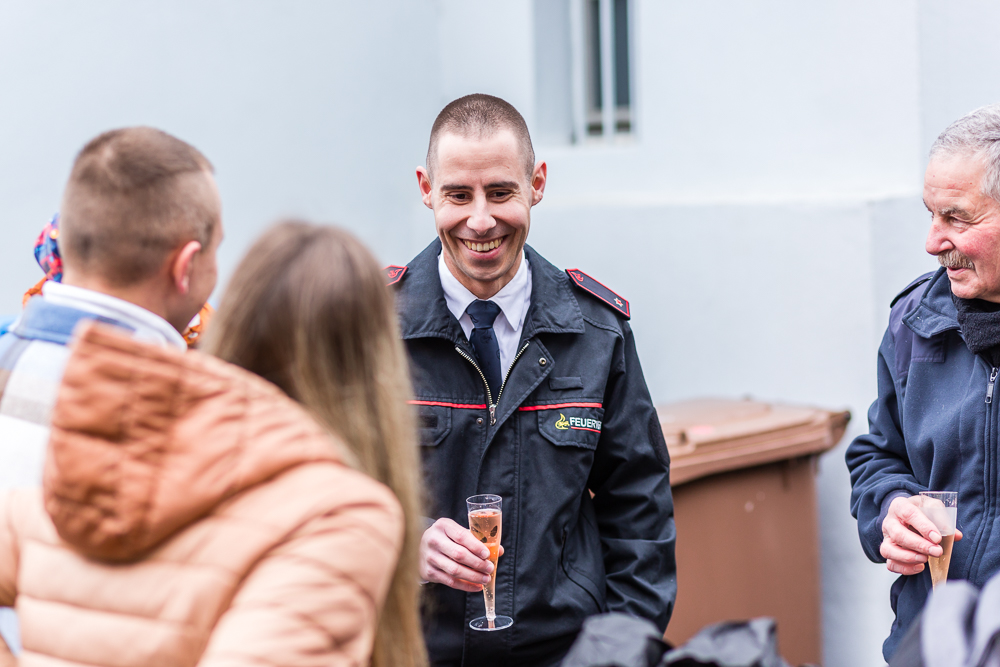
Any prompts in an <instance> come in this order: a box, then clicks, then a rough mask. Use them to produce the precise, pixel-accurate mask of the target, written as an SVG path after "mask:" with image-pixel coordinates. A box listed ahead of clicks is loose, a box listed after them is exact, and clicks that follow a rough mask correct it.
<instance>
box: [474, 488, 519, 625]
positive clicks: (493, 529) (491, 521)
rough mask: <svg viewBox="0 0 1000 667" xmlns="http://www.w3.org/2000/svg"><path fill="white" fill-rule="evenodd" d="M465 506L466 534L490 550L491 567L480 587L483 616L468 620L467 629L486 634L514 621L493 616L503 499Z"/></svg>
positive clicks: (479, 498) (487, 497)
mask: <svg viewBox="0 0 1000 667" xmlns="http://www.w3.org/2000/svg"><path fill="white" fill-rule="evenodd" d="M465 504H466V506H467V507H468V509H469V530H471V531H472V534H473V535H474V536H475V537H476V539H477V540H479V541H480V542H482V543H483V544H484V545H486V548H487V549H489V550H490V562H491V563H493V571H492V572H490V583H488V584H484V585H483V597H484V598H485V600H486V615H485V616H480V617H479V618H474V619H472V621H470V622H469V627H470V628H472V629H473V630H484V631H487V632H489V631H491V630H503V629H504V628H509V627H510V626H512V625H513V624H514V619H512V618H511V617H510V616H497V613H496V583H497V559H498V558H499V557H500V533H501V532H502V523H503V522H502V518H503V511H502V510H503V507H502V505H503V499H502V498H501V497H500V496H495V495H492V494H484V495H478V496H470V497H469V498H466V500H465Z"/></svg>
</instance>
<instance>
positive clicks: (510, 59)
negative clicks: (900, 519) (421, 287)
mask: <svg viewBox="0 0 1000 667" xmlns="http://www.w3.org/2000/svg"><path fill="white" fill-rule="evenodd" d="M991 26H992V27H991ZM996 26H1000V5H997V4H996V3H994V2H990V1H989V0H951V1H950V2H948V3H939V2H938V3H935V2H930V1H929V0H883V1H882V2H878V3H872V2H864V1H862V0H837V1H836V2H834V1H833V0H821V1H818V2H809V3H803V2H799V1H797V0H760V1H758V2H755V3H743V2H737V1H736V0H699V1H698V2H695V1H693V0H507V1H506V2H503V3H486V2H472V1H470V0H368V1H366V2H364V3H360V2H347V1H336V2H334V1H321V0H315V1H311V2H309V1H306V0H300V1H298V2H277V1H276V0H275V1H261V0H256V1H254V2H246V1H244V2H238V1H236V0H230V1H222V0H198V1H194V0H174V1H173V2H170V3H159V2H152V1H151V0H129V1H125V0H120V1H111V0H95V1H94V2H88V3H80V2H73V1H72V0H30V1H29V0H3V1H0V238H2V242H0V314H14V313H16V312H17V310H18V309H19V307H20V298H21V294H22V293H23V291H24V290H25V289H26V288H27V287H28V286H30V285H32V284H33V283H34V282H36V281H37V280H38V279H39V278H40V277H41V272H40V270H39V269H38V268H37V266H36V265H35V263H34V259H33V257H32V254H31V249H32V244H33V241H34V239H35V237H36V235H37V234H38V232H39V230H40V229H41V227H42V225H43V224H44V222H45V221H46V220H47V219H48V217H49V216H50V215H51V214H52V213H53V212H55V211H56V210H57V209H58V206H59V197H60V193H61V189H62V186H63V182H64V181H65V178H66V176H67V174H68V171H69V167H70V164H71V162H72V159H73V156H74V154H75V153H76V151H77V150H79V148H80V147H81V146H82V145H83V144H84V143H85V142H86V141H87V140H88V139H89V138H91V137H92V136H94V135H96V134H97V133H99V132H101V131H103V130H106V129H110V128H114V127H119V126H124V125H135V124H149V125H155V126H157V127H160V128H163V129H165V130H167V131H169V132H171V133H173V134H176V135H177V136H179V137H181V138H183V139H185V140H187V141H189V142H191V143H193V144H194V145H196V146H198V147H199V148H200V149H202V151H204V153H205V154H206V155H207V156H208V157H209V159H210V160H212V162H213V163H214V165H215V168H216V172H217V178H218V182H219V186H220V189H221V192H222V199H223V206H224V220H225V226H226V241H225V243H224V244H223V246H222V249H221V255H220V261H221V266H222V270H223V274H222V283H220V289H219V290H217V291H216V298H217V296H218V294H219V293H220V291H221V285H222V284H224V283H225V280H226V278H227V276H228V274H229V273H230V272H231V270H232V268H233V267H234V265H235V263H236V261H237V260H238V258H239V257H240V255H241V254H242V252H243V251H244V250H245V249H246V247H247V246H248V244H249V243H250V242H251V241H252V239H253V238H254V237H255V236H256V235H257V234H258V233H259V232H260V231H261V230H262V229H263V228H264V227H265V226H266V225H267V224H268V223H269V222H271V221H272V220H274V219H275V218H276V217H278V216H286V215H296V216H304V217H307V218H310V219H313V220H317V221H324V222H335V223H338V224H341V225H344V226H346V227H349V228H350V229H352V230H354V231H355V232H356V233H357V234H358V235H359V236H361V237H362V238H363V239H364V240H365V241H366V242H368V244H369V245H370V246H371V247H372V249H373V250H374V251H375V252H376V253H377V255H378V256H379V258H380V259H381V260H382V261H384V262H385V263H396V264H403V263H406V262H407V261H408V260H409V258H410V257H412V256H413V255H414V254H415V253H416V252H418V251H419V250H420V249H421V248H423V247H424V245H426V243H427V242H429V241H430V240H431V239H432V238H433V234H434V232H433V220H432V216H431V214H430V212H429V211H427V210H426V209H424V208H423V206H422V205H421V204H420V201H419V198H418V194H417V189H416V182H415V180H416V179H415V177H414V168H415V167H416V166H417V165H420V164H423V162H424V154H425V151H426V141H427V135H428V132H429V129H430V125H431V122H432V121H433V119H434V117H435V115H436V114H437V112H438V111H439V110H440V108H441V106H443V105H444V104H445V103H447V102H448V101H450V100H451V99H453V98H455V97H458V96H460V95H463V94H466V93H470V92H488V93H492V94H495V95H500V96H502V97H504V98H506V99H508V100H509V101H510V102H512V103H513V104H514V105H515V106H517V107H518V108H519V109H520V110H521V111H522V112H523V113H524V115H525V117H526V118H527V120H528V124H529V127H530V128H531V130H532V132H533V135H534V137H535V143H536V152H537V153H538V156H539V158H541V159H545V160H547V161H548V163H549V173H550V179H549V184H548V188H547V191H546V195H545V200H544V201H543V202H542V203H541V204H540V205H539V206H538V207H536V208H535V209H534V216H533V225H532V232H531V238H530V239H529V241H530V242H531V243H532V245H533V246H534V247H536V248H537V249H538V250H540V251H541V252H542V253H543V254H544V255H546V256H547V257H548V258H549V259H550V260H552V261H553V262H555V263H556V264H557V265H560V266H563V267H569V266H577V267H579V268H581V269H583V270H585V271H587V272H588V273H591V274H592V275H594V276H595V277H597V278H598V279H600V280H601V281H602V282H604V283H606V284H607V285H609V286H610V287H612V289H615V290H616V291H618V292H621V293H622V294H624V295H625V296H626V297H627V298H629V299H630V300H631V302H632V312H633V324H634V329H635V331H636V338H637V339H638V345H639V350H640V354H641V358H642V361H643V365H644V368H645V371H646V377H647V381H648V383H649V386H650V389H651V391H652V393H653V396H654V398H655V399H656V400H658V401H668V400H675V399H681V398H688V397H696V396H727V397H741V396H753V397H756V398H762V399H767V400H782V401H790V402H797V403H809V404H816V405H821V406H824V407H830V408H848V409H850V410H851V411H852V413H853V414H854V421H853V423H852V424H851V427H850V431H849V433H848V437H847V438H846V439H845V442H844V443H843V444H842V445H841V446H840V447H838V448H837V449H836V450H834V451H832V452H831V453H829V454H828V455H826V456H825V457H824V458H823V459H822V461H821V469H820V478H819V488H820V513H821V516H820V520H821V531H822V547H823V563H822V567H823V573H824V575H823V598H824V605H823V611H824V640H825V655H826V664H827V665H831V666H836V665H879V664H883V663H882V660H881V650H880V649H881V642H882V640H883V638H884V637H885V635H886V634H887V632H888V627H889V624H890V622H891V612H890V610H889V602H888V589H889V585H890V583H891V577H890V576H889V574H888V573H887V572H885V570H884V567H882V566H878V565H874V564H871V563H869V562H868V561H867V560H866V559H865V558H864V556H863V554H862V552H861V548H860V546H859V544H858V538H857V533H856V529H855V524H854V521H853V519H851V517H850V515H849V511H848V495H849V480H848V475H847V471H846V469H845V467H844V464H843V449H844V446H845V445H846V442H847V441H849V440H850V438H851V437H852V436H853V435H855V434H857V433H858V432H860V431H862V430H865V428H866V423H865V412H866V410H867V406H868V404H869V403H870V402H871V401H872V399H873V398H874V396H875V354H876V349H877V346H878V342H879V340H880V339H881V336H882V332H883V329H884V327H885V324H886V321H887V316H888V305H889V301H890V300H891V298H892V297H893V295H894V294H895V293H896V292H897V291H898V290H899V289H901V288H902V287H903V286H904V285H906V284H907V283H908V282H909V281H910V280H911V279H913V278H914V277H916V276H917V275H919V274H921V273H923V272H925V271H928V270H931V269H932V268H933V267H934V266H935V263H934V261H933V259H932V258H929V257H928V256H927V255H926V254H925V253H924V251H923V237H924V234H925V231H926V227H927V222H928V216H927V214H926V212H925V211H924V209H923V206H922V204H921V185H922V174H923V169H924V166H925V156H926V153H927V149H928V148H929V146H930V143H931V142H932V141H933V139H934V137H935V136H936V135H937V134H938V133H939V132H940V131H941V130H942V129H943V128H944V126H945V125H947V124H948V123H949V122H951V121H952V120H954V119H956V118H957V117H959V116H961V115H962V114H964V113H965V112H967V111H969V110H971V109H972V108H975V107H977V106H980V105H982V104H986V103H990V102H996V101H1000V48H998V46H997V43H998V42H997V40H996V37H995V33H996V30H997V28H996ZM795 532H796V527H795V526H789V527H788V539H789V540H794V539H795ZM681 539H683V536H681ZM738 557H739V554H734V558H738ZM681 576H682V577H683V573H682V575H681ZM681 585H683V579H682V580H681Z"/></svg>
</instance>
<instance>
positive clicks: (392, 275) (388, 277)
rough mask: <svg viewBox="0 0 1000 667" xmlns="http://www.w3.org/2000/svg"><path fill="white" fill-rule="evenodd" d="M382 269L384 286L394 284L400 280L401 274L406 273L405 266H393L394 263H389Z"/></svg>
mask: <svg viewBox="0 0 1000 667" xmlns="http://www.w3.org/2000/svg"><path fill="white" fill-rule="evenodd" d="M382 270H383V271H385V284H386V286H388V285H395V284H396V283H398V282H399V281H400V280H402V279H403V276H404V275H405V274H406V267H405V266H395V265H394V264H390V265H389V266H387V267H385V268H384V269H382Z"/></svg>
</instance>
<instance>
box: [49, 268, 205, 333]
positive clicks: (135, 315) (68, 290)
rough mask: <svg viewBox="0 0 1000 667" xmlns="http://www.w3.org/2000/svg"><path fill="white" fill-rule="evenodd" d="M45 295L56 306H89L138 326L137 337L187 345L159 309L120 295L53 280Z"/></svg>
mask: <svg viewBox="0 0 1000 667" xmlns="http://www.w3.org/2000/svg"><path fill="white" fill-rule="evenodd" d="M42 296H43V297H44V298H45V300H46V301H49V302H50V303H53V304H55V305H57V306H67V307H70V308H77V309H80V310H86V311H88V312H91V313H94V314H95V315H101V316H103V317H107V318H109V319H113V320H118V321H121V322H123V323H124V324H128V325H129V326H131V327H133V328H135V335H134V337H135V338H136V339H138V340H145V341H149V342H155V343H159V344H161V345H171V346H173V347H176V348H178V349H181V350H186V349H187V343H185V342H184V337H183V336H181V335H180V333H179V332H178V331H177V329H174V328H173V327H172V326H171V325H170V323H169V322H167V321H166V320H165V319H163V318H162V317H160V316H159V315H157V314H156V313H152V312H150V311H148V310H146V309H145V308H143V307H141V306H137V305H135V304H134V303H129V302H128V301H125V300H123V299H119V298H118V297H114V296H110V295H108V294H102V293H101V292H95V291H93V290H89V289H84V288H82V287H75V286H73V285H64V284H62V283H57V282H53V281H51V280H50V281H48V282H46V283H45V284H44V285H43V286H42Z"/></svg>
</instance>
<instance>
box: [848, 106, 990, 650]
mask: <svg viewBox="0 0 1000 667" xmlns="http://www.w3.org/2000/svg"><path fill="white" fill-rule="evenodd" d="M923 194H924V204H925V205H926V207H927V210H928V211H930V214H931V227H930V232H929V233H928V235H927V242H926V249H927V252H928V253H930V254H932V255H935V256H936V257H937V258H938V260H939V262H940V263H941V268H940V269H938V270H937V272H935V273H929V274H927V275H924V276H921V277H920V278H918V279H917V280H915V281H914V282H913V283H911V284H910V285H909V286H907V287H906V288H905V289H904V290H903V291H902V292H901V293H900V294H899V295H898V296H897V297H896V298H895V299H894V300H893V302H892V310H891V312H890V314H889V327H888V329H887V330H886V333H885V337H884V338H883V340H882V345H881V347H880V349H879V356H878V399H876V401H875V402H874V403H873V404H872V407H871V409H870V410H869V412H868V420H869V424H870V433H868V434H867V435H862V436H859V437H858V438H856V439H855V440H854V442H853V443H851V445H850V447H848V450H847V465H848V468H849V469H850V471H851V482H852V485H853V491H852V495H851V512H852V513H853V514H854V516H855V517H856V518H857V519H858V530H859V532H860V534H861V543H862V545H863V547H864V549H865V552H866V553H867V555H868V557H869V558H871V559H872V560H874V561H876V562H885V563H886V566H887V567H888V568H889V570H890V571H892V572H896V573H898V574H900V575H902V576H900V577H899V578H898V579H897V580H896V582H895V584H893V587H892V593H891V603H892V608H893V611H894V612H895V613H896V620H895V622H894V623H893V626H892V630H891V632H890V635H889V638H888V639H887V640H886V642H885V644H884V646H883V654H884V656H885V658H886V659H887V660H888V659H889V658H890V657H891V656H892V655H893V653H894V651H895V649H896V646H897V645H898V643H899V640H900V638H901V637H902V636H903V634H904V633H905V632H906V629H907V627H908V626H909V625H910V624H911V622H912V621H913V619H914V618H915V616H916V615H917V614H918V613H919V611H920V609H921V608H922V607H923V604H924V601H925V599H926V598H927V595H928V593H929V592H930V589H931V580H930V576H929V573H928V572H927V567H926V563H927V560H928V557H939V556H941V555H942V554H943V549H942V535H941V531H939V530H938V529H936V528H935V526H934V524H933V523H932V522H931V521H930V520H929V519H928V518H927V516H926V515H925V514H924V513H923V512H922V511H921V510H920V509H919V504H920V500H919V497H918V495H917V494H919V492H921V491H957V492H958V528H959V529H960V530H959V531H957V532H956V533H955V538H954V539H955V544H954V550H953V553H952V556H951V566H950V570H949V575H948V576H949V578H952V579H966V580H968V581H970V582H972V583H974V584H975V585H977V586H982V585H983V583H984V582H985V581H986V580H987V579H989V578H990V576H991V575H992V574H994V573H996V572H997V571H998V570H1000V523H998V510H1000V465H998V464H1000V446H998V445H1000V392H998V390H997V389H998V388H997V386H996V385H997V377H998V374H1000V105H992V106H988V107H983V108H981V109H977V110H976V111H973V112H972V113H970V114H969V115H967V116H965V117H964V118H961V119H960V120H958V121H956V122H955V123H953V124H952V125H951V126H949V127H948V128H947V129H946V130H945V131H944V132H943V133H942V134H941V136H939V137H938V138H937V141H935V142H934V145H933V146H932V148H931V155H930V162H929V163H928V165H927V171H926V174H925V176H924V193H923ZM963 533H964V539H963ZM960 540H961V541H960Z"/></svg>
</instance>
